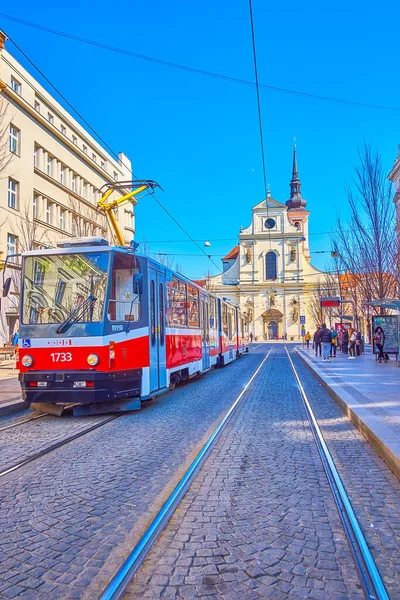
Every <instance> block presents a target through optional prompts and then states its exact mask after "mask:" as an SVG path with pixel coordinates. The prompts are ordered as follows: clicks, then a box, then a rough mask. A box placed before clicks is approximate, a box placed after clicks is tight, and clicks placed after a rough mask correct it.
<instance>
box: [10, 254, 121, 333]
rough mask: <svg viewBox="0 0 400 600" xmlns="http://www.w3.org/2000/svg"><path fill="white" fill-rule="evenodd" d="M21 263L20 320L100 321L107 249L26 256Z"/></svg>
mask: <svg viewBox="0 0 400 600" xmlns="http://www.w3.org/2000/svg"><path fill="white" fill-rule="evenodd" d="M24 265H25V267H24V276H23V277H24V278H23V298H22V322H23V323H25V324H30V325H31V324H36V323H62V322H63V321H65V320H66V319H68V318H69V317H70V315H71V314H74V315H76V318H74V322H81V323H87V322H99V321H102V319H103V312H104V299H105V293H106V285H107V272H108V265H109V253H108V252H87V253H76V254H54V255H48V254H46V255H43V256H27V257H25V260H24ZM88 299H90V301H89V302H88ZM80 307H81V308H82V310H79V308H80Z"/></svg>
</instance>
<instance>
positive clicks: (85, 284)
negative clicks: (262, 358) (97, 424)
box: [19, 238, 248, 414]
mask: <svg viewBox="0 0 400 600" xmlns="http://www.w3.org/2000/svg"><path fill="white" fill-rule="evenodd" d="M66 336H67V337H66ZM19 337H20V339H21V340H24V339H27V340H29V341H30V343H29V345H28V344H26V346H27V347H24V344H23V343H21V347H20V349H19V369H20V374H19V379H20V382H21V387H22V392H23V398H24V400H25V402H27V403H28V404H32V405H33V406H34V405H35V403H42V404H43V403H44V404H46V403H47V404H66V405H68V404H73V405H74V412H75V413H76V414H90V413H91V412H96V413H100V412H116V411H118V410H133V409H138V408H140V402H141V401H142V400H148V399H151V398H153V397H155V396H157V395H159V394H161V393H163V392H165V391H167V390H169V389H171V388H173V387H175V386H176V385H177V384H178V383H179V382H180V381H182V380H185V379H189V378H191V377H193V376H195V375H197V374H199V373H204V372H206V371H209V370H210V369H212V368H214V367H216V366H223V365H226V364H227V363H229V362H232V361H233V360H235V359H236V358H238V357H239V356H241V355H242V354H243V353H244V352H247V351H248V326H247V322H246V319H245V317H244V315H243V314H242V313H241V311H240V309H239V308H238V307H236V306H233V305H232V304H230V303H229V302H227V301H226V300H225V299H221V298H217V297H216V296H215V295H214V294H212V293H210V292H209V291H207V290H205V289H204V288H202V287H201V286H200V285H197V284H196V282H193V281H190V280H189V279H187V278H186V277H184V276H183V275H181V274H179V273H175V272H174V271H172V270H171V269H169V268H168V267H166V266H164V265H161V264H160V263H158V262H156V261H154V260H152V259H151V258H149V257H148V256H144V255H139V254H137V253H136V252H134V251H133V250H132V249H131V248H123V247H121V248H116V247H112V246H109V245H108V242H107V241H106V240H104V239H102V238H87V239H85V238H83V239H81V240H74V241H72V242H71V241H69V242H68V243H60V244H59V247H58V248H56V249H54V248H53V249H47V250H33V251H29V252H25V253H24V254H23V258H22V290H21V308H20V332H19ZM54 346H58V347H60V346H61V348H57V349H55V348H54ZM63 346H68V350H67V351H65V349H64V348H63Z"/></svg>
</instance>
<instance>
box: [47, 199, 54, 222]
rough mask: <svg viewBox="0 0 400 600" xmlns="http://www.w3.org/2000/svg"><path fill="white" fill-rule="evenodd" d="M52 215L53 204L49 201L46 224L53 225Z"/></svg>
mask: <svg viewBox="0 0 400 600" xmlns="http://www.w3.org/2000/svg"><path fill="white" fill-rule="evenodd" d="M52 214H53V204H52V202H49V200H47V204H46V223H47V224H48V225H51V220H52Z"/></svg>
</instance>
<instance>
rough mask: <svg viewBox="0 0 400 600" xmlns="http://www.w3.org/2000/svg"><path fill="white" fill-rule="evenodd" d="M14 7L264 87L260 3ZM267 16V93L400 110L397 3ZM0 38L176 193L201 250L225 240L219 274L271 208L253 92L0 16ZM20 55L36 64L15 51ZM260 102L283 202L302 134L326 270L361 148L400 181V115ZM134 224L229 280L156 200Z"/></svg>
mask: <svg viewBox="0 0 400 600" xmlns="http://www.w3.org/2000/svg"><path fill="white" fill-rule="evenodd" d="M2 10H4V11H7V12H8V13H9V14H12V15H13V16H16V17H19V18H22V19H26V20H31V21H34V22H37V23H40V24H42V25H45V26H48V27H52V28H55V29H59V30H62V31H66V32H70V33H74V34H75V35H79V36H83V37H87V38H90V39H94V40H98V41H101V42H104V43H107V44H110V45H114V46H119V47H122V48H127V49H129V50H131V51H134V52H138V53H141V54H147V55H150V56H154V57H157V58H162V59H165V60H169V61H172V62H177V63H181V64H185V65H189V66H192V67H195V68H199V69H204V70H208V71H213V72H217V73H223V74H226V75H230V76H233V77H239V78H243V79H251V80H253V78H254V72H253V62H252V60H253V59H252V49H251V36H250V24H249V13H248V2H247V0H240V1H239V0H230V1H229V2H228V0H220V1H219V2H215V0H213V1H211V0H202V2H184V1H183V0H175V2H172V3H171V2H160V1H154V0H150V1H148V2H146V3H143V2H137V1H135V2H131V1H126V0H122V1H120V2H118V3H115V4H114V5H113V4H112V3H110V2H105V1H104V0H98V1H97V2H96V3H94V2H90V3H89V2H84V3H82V2H79V1H77V0H70V2H68V10H66V9H65V4H64V3H54V2H50V1H49V0H42V2H40V3H35V6H34V5H33V4H32V3H31V2H28V1H27V0H20V2H18V3H14V4H13V5H12V4H10V3H8V4H7V5H6V6H4V7H2ZM253 15H254V21H255V34H256V43H257V51H258V63H259V80H260V82H261V83H265V84H269V85H273V86H277V87H285V88H291V89H296V90H300V91H305V92H310V93H313V94H320V95H326V96H332V97H337V98H345V99H350V100H354V101H360V102H366V103H371V104H380V105H387V106H394V107H396V106H397V107H398V108H399V109H400V99H399V97H400V93H399V92H400V78H399V77H398V70H399V64H400V63H399V54H398V42H397V39H398V23H399V22H400V19H399V17H400V5H399V3H398V2H396V1H395V0H393V1H392V0H386V1H385V0H384V1H383V2H380V3H379V6H378V4H377V3H375V2H371V0H369V1H367V2H361V0H353V2H351V3H349V2H344V1H342V0H339V1H338V2H336V3H334V4H332V3H330V4H329V5H328V4H323V3H320V2H317V1H316V0H310V1H308V2H306V3H303V4H302V3H299V2H298V1H296V2H294V1H292V0H288V1H287V2H285V3H277V2H275V3H272V2H268V3H267V2H264V1H263V0H253ZM0 27H1V28H2V29H4V30H5V31H6V32H8V33H9V35H10V36H12V37H13V38H14V39H15V41H16V43H17V44H18V45H20V46H21V47H22V49H23V50H24V51H25V52H26V53H27V54H28V55H29V56H30V57H31V59H32V60H33V61H34V62H35V63H36V64H37V65H38V66H39V67H40V68H41V69H42V70H43V71H44V73H45V74H46V75H47V76H48V77H49V79H50V80H51V81H53V83H54V84H55V85H56V86H57V87H59V89H60V90H61V91H62V92H63V93H64V94H65V95H66V97H67V98H68V99H69V100H70V102H71V103H72V104H73V105H74V106H75V107H76V108H77V109H78V110H79V111H80V112H81V113H82V114H83V116H84V117H85V118H86V119H87V120H88V121H89V122H90V123H91V124H92V126H93V127H94V128H95V129H97V130H98V131H99V133H100V134H101V135H102V137H104V138H105V139H106V140H107V142H108V143H109V145H110V146H111V147H113V148H114V149H115V150H117V151H119V150H121V151H123V152H125V154H127V155H128V156H129V157H130V159H131V160H132V164H133V170H134V172H135V174H136V175H137V176H138V177H140V178H146V179H155V180H156V181H158V182H159V183H160V184H161V185H162V187H163V188H164V190H165V192H164V193H160V194H159V198H160V200H161V201H162V202H163V203H164V204H165V206H166V207H167V208H168V210H170V211H171V213H172V214H173V215H174V216H175V217H176V218H177V219H178V220H179V222H180V223H181V224H182V225H183V226H184V227H185V228H186V229H187V230H188V231H189V232H190V234H191V235H192V236H193V237H194V238H195V239H196V240H209V239H210V240H221V241H212V242H211V248H210V249H209V250H208V252H210V253H212V254H213V255H214V256H213V258H214V260H215V262H216V263H217V264H220V258H221V257H222V256H223V255H224V254H226V253H227V252H228V251H229V250H230V249H231V248H232V246H233V245H234V244H235V240H236V236H237V234H238V232H239V227H240V226H241V225H243V226H247V225H248V224H249V222H250V218H251V207H252V206H254V205H255V204H257V203H258V202H259V201H260V200H262V198H263V180H262V169H261V158H260V146H259V138H258V123H257V110H256V96H255V90H254V88H252V87H247V86H242V85H237V84H234V83H227V82H224V81H220V80H216V79H212V78H208V77H203V76H199V75H195V74H191V73H187V72H184V71H180V70H175V69H172V68H167V67H165V66H161V65H156V64H153V63H149V62H146V61H142V60H139V59H135V58H131V57H127V56H124V55H121V54H115V53H112V52H108V51H105V50H102V49H98V48H94V47H91V46H87V45H83V44H80V43H77V42H74V41H71V40H68V39H65V38H61V37H56V36H54V35H51V34H49V33H46V32H43V31H39V30H35V29H31V28H29V27H26V26H23V25H20V24H17V23H14V22H11V21H8V20H6V19H3V18H2V17H1V16H0ZM7 47H8V49H9V51H10V52H12V53H13V54H14V55H15V56H16V57H17V58H18V60H21V62H22V63H24V61H23V60H22V59H21V57H20V56H18V53H17V52H16V50H15V49H14V47H13V46H12V44H10V43H8V46H7ZM28 69H29V70H30V71H32V67H28ZM34 75H35V76H37V74H35V73H34ZM38 79H39V80H40V77H38ZM261 102H262V114H263V126H264V136H265V147H266V168H267V179H268V182H269V183H270V184H271V193H272V196H273V197H275V198H276V199H278V200H280V201H282V202H285V201H286V200H287V198H288V194H289V186H288V183H289V180H290V175H291V160H292V143H293V137H294V136H295V137H296V139H297V148H298V163H299V173H300V179H301V181H302V183H303V188H302V191H303V195H304V197H305V198H306V199H307V201H308V205H307V207H308V209H309V210H310V211H311V215H310V234H311V235H310V246H311V251H312V252H315V253H316V254H314V256H313V263H314V264H315V265H316V266H317V267H319V268H324V266H325V265H326V264H327V261H328V259H329V254H321V253H319V252H320V251H326V250H330V240H329V235H326V234H320V233H319V232H327V231H330V230H331V228H332V226H333V224H334V222H335V218H336V214H337V212H338V211H340V212H341V213H342V214H343V215H346V197H345V193H344V184H345V182H349V181H350V179H351V176H352V171H353V167H354V165H355V164H356V163H357V147H359V146H360V145H361V144H362V142H363V139H366V140H367V141H369V142H372V143H373V144H374V145H375V147H376V148H377V149H379V151H380V152H381V153H382V157H383V161H384V163H385V165H386V166H387V170H388V172H389V170H390V168H391V165H392V164H393V161H394V159H395V157H396V154H397V144H398V143H399V142H400V133H399V132H398V127H399V120H400V110H399V111H389V110H388V111H384V110H376V109H368V108H363V107H359V106H350V105H344V104H340V103H335V102H328V101H318V100H313V99H309V98H304V97H300V96H294V95H288V94H282V93H277V92H272V91H268V90H262V91H261ZM136 215H137V216H136V229H137V238H136V239H138V240H142V239H146V240H147V241H148V242H149V246H150V250H151V251H152V252H158V251H161V252H167V253H175V254H176V255H177V257H176V259H177V261H178V262H179V265H180V266H181V267H182V268H183V272H185V274H187V275H189V276H192V277H200V276H202V275H204V274H205V273H206V272H207V271H208V270H210V271H211V273H216V272H217V271H216V269H215V267H214V266H213V265H212V264H211V263H210V262H209V261H208V260H207V258H205V257H204V256H202V255H200V251H199V250H198V249H197V248H196V247H195V246H194V245H193V244H191V243H190V242H188V241H186V238H185V236H184V234H183V233H182V232H181V231H180V230H179V229H178V228H177V227H176V225H175V224H174V223H173V222H172V221H171V220H170V219H169V218H168V217H167V216H166V215H165V214H164V213H163V212H162V210H161V209H160V208H159V207H157V205H156V204H155V203H154V200H152V199H151V198H145V199H143V201H142V202H140V204H139V205H138V206H137V210H136ZM156 240H174V241H173V242H172V243H159V242H157V241H156ZM176 240H183V242H177V241H176ZM201 245H202V242H201Z"/></svg>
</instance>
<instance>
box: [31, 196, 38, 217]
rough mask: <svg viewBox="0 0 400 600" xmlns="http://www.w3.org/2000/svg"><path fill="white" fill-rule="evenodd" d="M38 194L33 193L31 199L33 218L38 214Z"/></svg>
mask: <svg viewBox="0 0 400 600" xmlns="http://www.w3.org/2000/svg"><path fill="white" fill-rule="evenodd" d="M38 203H39V202H38V196H37V194H33V201H32V214H33V218H34V219H37V216H38Z"/></svg>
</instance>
